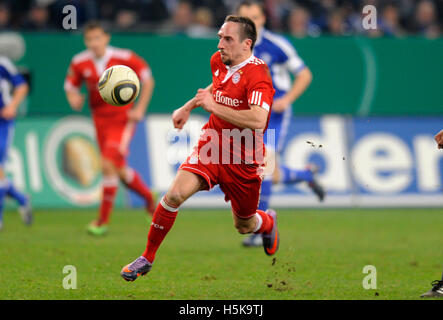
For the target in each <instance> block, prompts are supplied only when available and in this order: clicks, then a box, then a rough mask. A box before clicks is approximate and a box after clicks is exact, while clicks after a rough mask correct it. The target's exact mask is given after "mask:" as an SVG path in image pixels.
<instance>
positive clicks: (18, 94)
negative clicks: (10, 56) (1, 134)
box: [1, 60, 29, 120]
mask: <svg viewBox="0 0 443 320" xmlns="http://www.w3.org/2000/svg"><path fill="white" fill-rule="evenodd" d="M1 71H2V73H4V76H5V77H6V78H7V79H8V80H9V81H10V82H11V84H12V86H13V88H14V89H13V93H12V98H11V101H10V102H9V103H8V105H6V106H5V107H4V108H3V109H2V110H1V116H2V117H3V118H4V119H7V120H9V119H13V118H15V117H16V115H17V110H18V108H19V106H20V103H21V102H22V101H23V100H24V99H25V98H26V95H27V94H28V92H29V86H28V84H27V83H26V80H25V79H24V78H23V76H22V75H20V73H18V71H17V70H16V68H15V66H14V65H13V64H12V63H11V62H10V61H9V60H5V62H4V65H3V66H2V70H1Z"/></svg>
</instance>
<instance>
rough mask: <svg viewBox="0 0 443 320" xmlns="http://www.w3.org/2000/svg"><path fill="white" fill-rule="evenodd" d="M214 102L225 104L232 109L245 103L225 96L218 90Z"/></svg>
mask: <svg viewBox="0 0 443 320" xmlns="http://www.w3.org/2000/svg"><path fill="white" fill-rule="evenodd" d="M214 100H215V102H217V103H221V104H224V105H226V106H230V107H238V106H239V105H240V103H242V102H243V101H241V100H238V99H233V98H230V97H226V96H224V95H223V93H222V92H221V91H220V90H217V91H216V92H215V95H214Z"/></svg>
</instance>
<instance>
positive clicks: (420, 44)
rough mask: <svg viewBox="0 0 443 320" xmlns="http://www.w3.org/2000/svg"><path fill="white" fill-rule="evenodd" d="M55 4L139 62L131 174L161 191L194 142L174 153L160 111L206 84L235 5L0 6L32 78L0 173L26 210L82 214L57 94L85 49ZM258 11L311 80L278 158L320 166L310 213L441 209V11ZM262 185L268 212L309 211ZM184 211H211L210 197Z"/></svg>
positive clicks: (308, 202)
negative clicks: (142, 113) (364, 21)
mask: <svg viewBox="0 0 443 320" xmlns="http://www.w3.org/2000/svg"><path fill="white" fill-rule="evenodd" d="M67 4H71V5H74V6H75V7H76V8H77V10H78V11H77V12H78V18H79V20H78V22H79V23H78V27H79V28H81V25H82V24H83V23H84V22H85V21H87V20H89V19H91V18H98V19H101V20H102V21H104V22H105V23H106V24H107V25H108V27H109V28H110V30H112V31H113V37H112V40H111V44H112V45H114V46H117V47H124V48H130V49H132V50H134V51H135V52H137V53H138V54H139V55H141V56H142V57H144V58H145V59H146V60H147V61H148V62H149V63H150V65H151V67H152V70H153V74H154V77H155V80H156V88H155V91H154V96H153V99H152V102H151V104H150V106H149V113H148V116H147V118H146V120H145V121H144V122H142V123H140V124H139V127H138V129H137V133H136V136H135V138H134V140H133V142H132V145H131V150H132V152H131V156H130V163H131V165H133V166H134V167H136V168H137V169H138V170H139V171H140V172H141V173H142V174H143V176H144V178H145V179H146V180H147V181H148V182H149V184H150V185H151V186H152V187H153V188H154V189H156V190H158V191H161V192H162V191H165V190H166V188H167V187H168V185H169V183H170V181H171V179H172V177H173V175H174V172H175V170H176V168H177V165H178V163H180V160H183V159H184V156H186V154H187V149H186V148H188V149H189V148H190V147H191V146H192V143H189V140H191V142H192V141H193V139H195V136H194V137H188V139H187V140H186V139H185V141H187V142H188V143H187V144H186V145H180V144H179V143H176V140H174V139H173V138H171V137H172V136H171V135H173V134H174V131H173V130H172V125H171V121H170V114H171V112H172V111H173V110H174V109H175V108H177V107H179V106H181V104H182V103H183V102H184V101H186V100H187V99H189V98H190V97H191V96H192V95H193V93H194V92H195V90H196V88H199V87H203V86H205V85H206V84H207V83H208V82H209V81H210V79H211V75H210V73H209V64H208V61H209V58H210V56H211V55H212V53H213V52H214V51H215V50H216V45H217V39H216V37H215V34H214V31H215V30H216V27H217V26H218V25H219V24H220V21H221V20H220V19H222V17H223V16H224V15H225V14H226V13H228V12H229V11H230V8H232V7H233V5H235V1H118V2H116V1H107V2H106V3H105V2H102V1H50V0H49V1H23V2H20V5H19V4H18V3H16V2H13V1H2V2H1V4H0V26H1V27H0V28H1V29H0V30H3V31H4V32H3V33H2V36H3V38H5V39H10V38H14V37H16V36H17V35H19V37H21V39H22V42H23V44H24V46H25V50H24V51H23V55H21V53H18V54H16V56H15V57H16V58H18V59H16V60H17V61H16V63H17V64H18V66H19V67H20V68H21V69H22V70H26V71H27V72H28V73H29V75H30V78H31V81H32V91H31V94H30V96H29V98H28V99H27V100H26V102H25V103H24V104H23V105H22V107H21V110H20V117H19V119H18V121H17V128H16V132H15V139H14V142H13V147H12V148H11V150H10V156H9V161H8V163H7V165H6V170H7V171H8V173H9V175H10V177H11V178H12V179H13V181H14V182H15V183H16V185H17V186H19V187H20V188H21V189H23V190H25V191H26V192H28V193H29V194H30V195H31V196H32V199H33V204H34V206H35V207H37V208H46V207H71V206H78V205H80V206H92V207H94V206H96V205H97V204H98V199H99V196H100V193H99V186H100V173H99V164H98V161H97V157H98V154H97V152H96V149H95V147H94V144H93V143H91V142H93V140H94V134H93V130H92V127H91V123H90V120H89V119H88V114H89V111H88V108H84V110H83V111H82V112H81V113H80V114H75V113H73V112H72V111H71V110H70V108H69V106H68V104H67V102H66V99H65V96H64V91H63V81H64V77H65V74H66V69H67V66H68V64H69V61H70V59H71V58H72V56H73V55H74V54H75V53H77V52H79V51H81V50H83V48H84V45H83V42H82V35H81V29H80V30H63V29H62V28H61V21H62V18H63V15H62V14H60V12H61V10H62V8H63V6H64V5H67ZM365 4H374V5H376V7H377V9H378V29H377V30H375V31H374V30H373V31H365V30H363V29H362V28H361V23H360V21H361V17H362V15H361V8H362V6H363V5H365ZM266 8H267V10H268V12H270V13H272V14H271V18H270V19H269V21H268V27H269V28H271V29H272V30H275V31H281V32H282V33H285V34H286V35H287V37H288V39H290V41H291V42H292V43H293V44H294V45H295V47H296V48H297V50H298V53H299V54H300V56H301V57H302V58H303V59H304V60H305V62H306V63H307V65H308V66H309V67H310V68H311V70H312V72H313V75H314V80H313V82H312V85H311V86H310V87H309V89H308V90H307V92H306V93H305V94H303V96H302V97H301V98H300V99H299V100H297V101H296V103H295V104H294V114H295V118H294V119H295V120H294V122H293V123H292V124H291V127H290V132H289V135H288V138H287V140H286V142H285V144H286V148H285V152H284V154H283V157H282V158H283V159H282V160H283V161H284V162H285V163H286V164H287V165H289V166H293V167H300V166H304V165H306V164H307V163H308V162H314V163H316V164H318V165H319V166H320V168H321V172H320V181H322V182H323V183H324V185H325V187H326V189H327V190H328V197H327V199H326V201H325V203H324V204H321V206H326V207H328V206H387V205H391V206H424V205H426V206H441V205H443V197H442V187H441V180H442V178H441V174H440V173H441V172H442V169H443V162H442V161H441V158H442V156H441V153H438V151H437V150H436V148H435V146H434V142H433V134H435V133H436V132H437V131H438V130H439V129H441V127H442V123H443V99H442V98H443V93H442V90H441V84H442V73H441V70H443V60H442V59H441V57H442V56H443V45H442V44H443V42H442V38H441V37H440V28H441V15H442V10H441V9H442V8H441V1H435V2H433V1H391V2H384V1H383V2H377V1H319V2H316V1H297V2H292V1H274V2H271V1H269V2H266ZM408 10H409V11H408ZM276 12H277V13H279V14H277V13H276ZM359 23H360V24H359ZM6 41H8V40H6ZM18 47H20V46H18ZM3 48H4V50H5V48H6V47H5V46H3ZM8 48H9V51H11V46H9V47H8ZM12 48H13V47H12ZM7 51H8V50H7ZM12 51H14V50H12ZM16 51H18V52H19V51H20V50H16ZM15 53H16V52H12V56H14V54H15ZM7 54H11V52H7ZM205 117H207V115H205V113H204V112H202V111H201V110H196V112H195V115H194V116H193V118H192V119H193V121H194V123H195V124H196V126H198V124H201V123H203V122H204V121H205V119H206V118H205ZM190 126H192V122H191V125H190ZM188 127H189V126H188ZM308 142H312V143H308ZM76 150H77V151H76ZM73 153H74V155H73ZM72 159H74V160H72ZM165 159H167V160H168V161H165ZM274 188H275V191H276V193H275V196H274V197H273V200H272V202H271V204H272V205H274V206H283V207H292V206H318V205H319V204H318V203H317V202H316V200H315V198H314V197H313V196H312V195H311V193H310V192H309V190H308V189H307V188H306V187H305V186H304V185H296V186H292V187H282V186H275V187H274ZM118 199H119V200H118V203H117V206H119V207H122V206H139V205H141V203H140V201H139V199H137V197H136V196H135V195H132V194H125V193H124V191H121V192H120V194H119V197H118ZM188 205H189V206H200V207H207V206H224V203H223V201H222V197H221V194H220V192H219V191H218V190H214V191H213V192H211V193H206V192H204V193H201V194H200V195H199V196H198V197H196V198H195V199H192V200H191V201H190V202H189V203H188Z"/></svg>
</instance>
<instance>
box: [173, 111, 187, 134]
mask: <svg viewBox="0 0 443 320" xmlns="http://www.w3.org/2000/svg"><path fill="white" fill-rule="evenodd" d="M190 114H191V110H189V109H188V108H186V107H185V106H183V107H181V108H179V109H177V110H175V111H174V112H173V113H172V123H173V124H174V128H176V129H179V130H181V129H183V126H184V125H185V123H186V121H188V119H189V115H190Z"/></svg>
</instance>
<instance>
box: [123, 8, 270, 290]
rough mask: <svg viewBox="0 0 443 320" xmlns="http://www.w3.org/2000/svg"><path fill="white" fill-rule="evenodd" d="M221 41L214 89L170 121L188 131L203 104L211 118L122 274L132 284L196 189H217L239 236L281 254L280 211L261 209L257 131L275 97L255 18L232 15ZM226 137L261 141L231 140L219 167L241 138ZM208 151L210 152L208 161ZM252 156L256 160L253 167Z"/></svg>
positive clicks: (221, 32)
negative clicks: (255, 237) (257, 238)
mask: <svg viewBox="0 0 443 320" xmlns="http://www.w3.org/2000/svg"><path fill="white" fill-rule="evenodd" d="M218 36H219V43H218V46H217V48H218V49H219V50H218V51H217V52H216V53H214V54H213V55H212V57H211V71H212V83H211V84H210V85H209V86H208V87H206V88H205V89H199V90H198V91H197V94H196V95H195V97H194V98H192V99H191V100H189V101H188V102H187V103H186V104H185V105H184V106H183V107H181V108H179V109H177V110H176V111H174V113H173V114H172V121H173V123H174V127H175V128H177V129H182V128H183V126H184V125H185V123H186V122H187V120H188V119H189V115H190V113H191V110H193V109H194V108H197V107H199V106H201V107H202V108H203V109H204V110H206V111H207V112H209V113H210V114H211V116H210V118H209V121H208V122H207V123H206V124H205V125H204V126H203V130H204V133H203V134H202V135H201V136H200V139H199V141H198V143H197V146H196V147H195V148H194V151H193V152H192V153H191V155H190V156H189V157H188V158H187V159H186V161H185V162H184V163H183V164H182V165H181V166H180V168H179V170H178V172H177V175H176V176H175V179H174V181H173V182H172V185H171V187H170V188H169V190H168V192H167V193H166V195H165V196H164V197H163V199H162V200H161V201H160V203H159V205H158V206H157V209H156V210H155V213H154V217H153V219H152V224H151V228H150V229H149V234H148V243H147V246H146V250H145V252H144V253H143V254H142V255H141V256H140V257H138V258H137V259H136V260H134V261H133V262H132V263H130V264H128V265H126V266H125V267H123V269H122V271H121V273H120V274H121V276H122V277H123V278H124V279H125V280H127V281H134V280H135V279H137V277H138V276H139V275H144V274H146V273H147V272H149V271H150V270H151V268H152V263H153V262H154V258H155V254H156V252H157V249H158V248H159V246H160V244H161V243H162V241H163V240H164V238H165V236H166V235H167V233H168V232H169V230H170V229H171V228H172V226H173V224H174V222H175V218H176V217H177V213H178V210H179V207H180V206H181V205H182V203H183V202H185V201H186V200H187V199H188V198H189V197H191V196H192V195H193V194H195V193H197V192H198V191H201V190H209V189H211V188H212V187H213V186H215V185H217V184H218V185H219V186H220V189H221V190H222V191H223V193H224V195H225V200H226V201H231V210H232V217H233V220H234V225H235V227H236V229H237V230H238V232H239V233H241V234H246V233H252V232H254V233H256V234H260V235H261V236H262V237H263V248H264V251H265V253H266V254H267V255H273V254H275V253H276V252H277V250H278V246H279V233H278V230H277V214H276V212H275V211H274V210H268V211H267V212H264V211H262V210H257V204H258V198H259V197H260V186H261V183H262V170H261V166H262V165H263V160H264V159H263V155H264V151H265V150H264V144H263V141H262V140H260V134H259V135H258V136H257V130H258V131H262V132H264V131H266V128H267V125H268V122H269V111H270V107H271V105H272V101H273V96H274V88H273V87H272V81H271V78H270V77H269V70H268V67H267V66H266V64H265V63H264V62H263V60H260V59H257V58H256V57H255V56H254V55H253V54H252V49H253V48H254V43H255V41H256V39H257V32H256V29H255V25H254V23H253V22H252V21H251V20H250V19H248V18H245V17H238V16H228V17H227V18H226V20H225V23H224V24H223V25H222V26H221V28H220V30H219V32H218ZM214 99H215V100H214ZM233 101H235V103H233ZM226 131H228V132H231V133H233V134H235V132H238V133H239V134H240V135H242V134H243V133H246V135H248V134H250V136H249V137H251V138H257V137H258V139H259V140H256V141H257V143H254V144H248V143H241V142H240V143H235V142H228V148H229V149H228V153H229V156H230V157H229V159H230V160H231V161H226V162H225V161H220V160H221V159H222V155H221V154H220V153H218V152H217V153H218V154H217V155H216V156H215V158H213V157H212V154H213V153H215V150H222V148H226V146H225V143H224V141H235V140H236V139H234V140H231V139H230V138H229V136H227V137H226V136H224V134H226ZM240 131H241V132H242V133H240ZM208 134H210V137H211V138H210V139H209V142H208ZM231 137H232V136H231ZM245 139H246V140H247V138H245ZM241 140H242V139H239V140H237V141H241ZM231 146H232V148H231ZM208 147H209V148H210V150H211V152H210V153H211V156H209V157H210V158H209V159H208V158H207V156H208ZM224 150H226V149H224ZM257 153H259V154H260V153H261V156H262V159H257V158H254V156H251V155H256V154H257ZM248 155H250V156H251V157H250V159H251V161H250V162H249V163H248ZM237 157H238V159H241V161H238V163H237V164H236V163H235V160H232V159H234V158H237ZM205 158H206V159H205ZM207 160H209V161H207Z"/></svg>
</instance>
